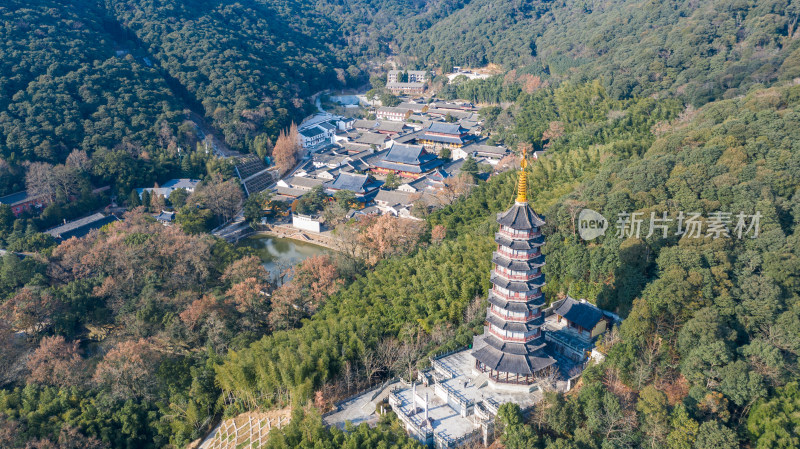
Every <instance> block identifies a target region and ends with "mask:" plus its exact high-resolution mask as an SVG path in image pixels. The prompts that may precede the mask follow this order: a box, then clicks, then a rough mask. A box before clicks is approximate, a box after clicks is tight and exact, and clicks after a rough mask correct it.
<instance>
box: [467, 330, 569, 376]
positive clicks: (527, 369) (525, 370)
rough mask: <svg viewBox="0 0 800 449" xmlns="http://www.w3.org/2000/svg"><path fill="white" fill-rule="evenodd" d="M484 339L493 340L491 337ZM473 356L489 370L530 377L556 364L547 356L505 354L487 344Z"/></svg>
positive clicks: (474, 352)
mask: <svg viewBox="0 0 800 449" xmlns="http://www.w3.org/2000/svg"><path fill="white" fill-rule="evenodd" d="M484 338H487V339H488V338H492V337H491V336H488V337H484ZM472 355H473V356H474V357H475V358H476V359H478V360H479V361H480V362H481V363H483V364H484V365H486V366H488V367H489V368H491V369H493V370H495V371H500V372H503V373H512V374H521V375H530V374H534V373H536V372H538V371H541V370H543V369H545V368H547V367H548V366H550V365H552V364H554V363H556V361H555V359H553V358H552V357H550V356H547V355H545V354H541V355H534V354H514V353H511V352H503V351H501V350H499V349H496V348H494V347H493V346H492V345H490V344H487V345H486V346H483V347H482V348H480V349H477V350H475V351H473V353H472Z"/></svg>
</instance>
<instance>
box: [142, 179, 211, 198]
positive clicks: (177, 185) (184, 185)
mask: <svg viewBox="0 0 800 449" xmlns="http://www.w3.org/2000/svg"><path fill="white" fill-rule="evenodd" d="M197 184H200V180H199V179H188V178H180V179H170V180H169V181H167V182H165V183H164V184H163V185H162V186H161V187H147V188H143V189H136V193H138V194H139V198H141V197H142V193H144V192H150V194H151V195H154V194H155V195H160V196H163V197H164V198H169V194H170V193H172V192H174V191H175V190H178V189H184V190H186V191H187V192H189V193H192V192H194V189H195V188H196V187H197Z"/></svg>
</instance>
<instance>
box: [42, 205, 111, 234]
mask: <svg viewBox="0 0 800 449" xmlns="http://www.w3.org/2000/svg"><path fill="white" fill-rule="evenodd" d="M112 221H117V217H115V216H113V215H104V214H102V213H100V212H97V213H95V214H92V215H89V216H87V217H83V218H80V219H77V220H73V221H70V222H69V223H65V224H63V225H61V226H57V227H55V228H52V229H48V230H47V231H44V233H45V234H50V235H51V236H53V237H55V238H58V239H62V240H67V239H69V238H71V237H83V236H84V235H86V234H88V233H89V231H91V230H93V229H99V228H101V227H103V226H105V225H106V224H108V223H111V222H112Z"/></svg>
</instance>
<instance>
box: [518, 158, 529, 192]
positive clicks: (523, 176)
mask: <svg viewBox="0 0 800 449" xmlns="http://www.w3.org/2000/svg"><path fill="white" fill-rule="evenodd" d="M527 166H528V160H527V159H526V158H525V154H524V153H523V154H522V162H520V169H519V177H518V178H517V202H518V203H527V202H528V175H527V173H526V172H525V167H527Z"/></svg>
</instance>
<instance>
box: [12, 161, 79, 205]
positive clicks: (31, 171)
mask: <svg viewBox="0 0 800 449" xmlns="http://www.w3.org/2000/svg"><path fill="white" fill-rule="evenodd" d="M25 187H26V188H27V190H28V195H30V196H31V197H34V198H43V199H44V200H46V201H47V202H50V203H52V202H54V201H55V200H56V199H57V198H58V197H62V198H64V199H68V198H69V197H71V196H73V195H77V194H78V193H79V192H80V176H79V175H78V171H77V170H76V169H75V168H72V167H68V166H66V165H55V166H54V165H51V164H48V163H46V162H34V163H32V164H30V165H29V166H28V172H27V174H26V175H25Z"/></svg>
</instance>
